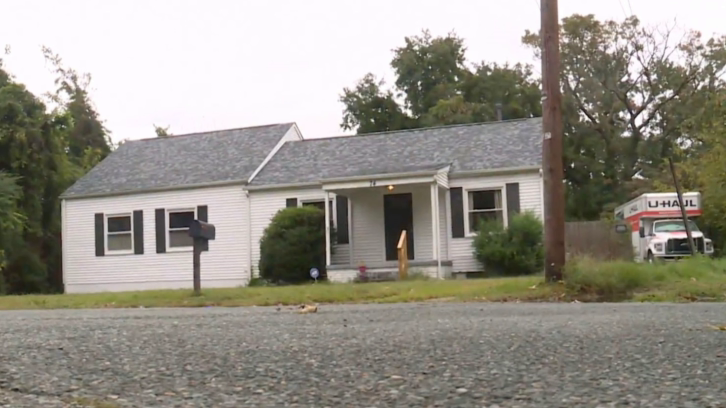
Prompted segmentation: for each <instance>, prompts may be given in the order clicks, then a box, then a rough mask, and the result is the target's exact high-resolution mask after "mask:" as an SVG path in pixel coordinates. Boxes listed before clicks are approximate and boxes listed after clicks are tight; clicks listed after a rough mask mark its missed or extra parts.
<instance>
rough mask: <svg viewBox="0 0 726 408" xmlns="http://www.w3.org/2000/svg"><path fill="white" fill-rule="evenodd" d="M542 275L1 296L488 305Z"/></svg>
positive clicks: (151, 302) (54, 305) (527, 295)
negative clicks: (433, 301) (198, 290)
mask: <svg viewBox="0 0 726 408" xmlns="http://www.w3.org/2000/svg"><path fill="white" fill-rule="evenodd" d="M541 281H542V278H541V277H523V278H499V279H470V280H449V281H434V280H412V281H402V282H382V283H366V284H360V283H359V284H355V283H350V284H326V283H319V284H310V285H296V286H280V287H245V288H234V289H202V296H199V297H194V296H192V291H191V290H161V291H144V292H120V293H98V294H77V295H24V296H0V309H5V310H9V309H79V308H113V307H140V306H143V307H203V306H273V305H278V304H283V305H299V304H302V303H323V304H324V303H378V302H380V303H398V302H416V301H425V300H431V299H441V300H459V301H486V300H503V299H507V298H512V299H513V298H517V299H521V300H537V299H544V298H546V297H547V296H548V295H549V294H550V292H551V289H550V288H549V287H537V288H534V289H530V288H531V287H533V286H534V285H536V284H537V283H538V282H541Z"/></svg>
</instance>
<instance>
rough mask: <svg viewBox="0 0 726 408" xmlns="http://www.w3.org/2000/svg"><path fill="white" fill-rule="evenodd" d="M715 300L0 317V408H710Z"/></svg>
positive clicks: (718, 317)
mask: <svg viewBox="0 0 726 408" xmlns="http://www.w3.org/2000/svg"><path fill="white" fill-rule="evenodd" d="M725 323H726V304H688V305H649V304H628V305H624V304H619V305H612V304H443V303H429V304H410V305H358V306H322V307H321V308H320V310H319V312H318V313H317V314H310V315H300V314H295V313H293V312H292V311H290V310H289V309H286V308H283V309H282V310H281V311H277V310H276V308H240V309H217V308H204V309H133V310H82V311H38V312H30V311H27V312H0V407H18V408H24V407H33V408H37V407H48V408H55V407H83V406H90V407H103V408H111V407H286V406H288V407H611V406H613V407H614V406H626V405H628V406H639V407H669V408H674V407H684V408H685V407H699V408H701V407H726V331H718V330H714V329H713V328H709V325H719V324H725Z"/></svg>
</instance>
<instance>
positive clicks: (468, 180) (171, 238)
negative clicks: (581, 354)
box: [62, 118, 543, 293]
mask: <svg viewBox="0 0 726 408" xmlns="http://www.w3.org/2000/svg"><path fill="white" fill-rule="evenodd" d="M541 148H542V122H541V119H540V118H533V119H521V120H512V121H500V122H490V123H480V124H469V125H453V126H442V127H435V128H426V129H415V130H404V131H395V132H383V133H374V134H364V135H355V136H340V137H329V138H318V139H303V137H302V136H301V134H300V132H299V130H298V129H297V126H295V125H294V124H280V125H270V126H260V127H255V128H245V129H237V130H229V131H218V132H209V133H202V134H193V135H182V136H170V137H166V138H154V139H148V140H140V141H133V142H127V143H126V144H124V145H122V146H121V147H120V148H119V149H118V150H116V151H114V152H113V153H112V154H111V155H109V157H107V158H106V159H105V160H103V161H102V162H101V163H100V164H99V165H98V166H96V167H95V168H94V169H93V170H91V171H90V172H89V173H88V174H87V175H86V176H84V177H83V178H81V179H80V180H79V181H78V182H77V183H76V184H74V185H73V186H72V187H71V188H70V189H69V190H68V191H66V192H65V193H64V194H63V196H62V198H63V201H62V203H63V204H62V213H63V269H64V283H65V288H66V292H68V293H73V292H97V291H125V290H144V289H171V288H191V286H192V255H191V240H190V239H189V238H188V237H187V235H186V234H187V230H188V226H189V223H190V222H191V220H193V219H200V220H206V221H209V222H211V223H213V224H214V225H215V226H216V229H217V234H216V235H217V237H216V240H214V241H211V242H210V243H209V247H208V250H207V251H206V252H204V253H203V255H202V287H233V286H241V285H246V284H247V283H248V282H249V281H250V279H251V278H253V277H255V276H258V274H259V270H258V263H259V259H260V253H259V241H260V238H261V237H262V235H263V233H264V230H265V228H266V227H267V225H268V224H269V222H270V220H271V218H272V217H273V216H274V215H275V214H276V213H277V212H278V211H279V210H281V209H283V208H285V207H290V206H304V205H316V206H320V207H321V208H323V209H324V210H325V211H326V213H327V217H326V220H327V223H328V225H327V227H328V228H330V227H334V228H335V230H336V241H337V242H336V243H335V247H334V248H332V247H333V244H332V243H331V242H328V243H327V245H326V246H327V260H326V263H327V265H326V270H327V274H328V278H329V279H330V280H333V281H339V282H342V281H348V280H351V279H353V278H354V277H355V276H356V274H357V273H358V270H359V267H360V266H361V265H365V267H366V269H367V270H368V271H370V272H375V271H392V270H395V268H396V265H397V251H396V244H397V242H398V239H399V236H400V235H401V232H402V231H403V230H405V231H406V233H407V236H408V241H407V242H408V248H407V249H408V257H409V259H410V262H409V264H410V268H411V270H417V271H420V272H423V273H426V274H429V275H431V276H433V277H438V278H446V277H450V276H451V275H452V274H454V273H459V272H475V271H480V270H481V269H482V267H481V265H479V264H478V262H477V261H476V259H475V258H474V256H473V249H472V244H471V242H472V237H473V235H474V234H475V229H476V226H477V225H478V220H479V219H481V218H492V219H497V220H500V221H501V222H502V223H503V224H505V225H506V224H507V223H508V220H509V218H510V217H512V216H513V215H514V214H516V213H518V212H521V211H525V210H531V211H533V212H534V213H535V214H537V215H538V216H540V217H542V208H543V195H542V177H541V174H542V172H541V156H542V154H541ZM326 202H327V203H328V205H325V203H326ZM92 220H93V221H92ZM152 225H153V227H152ZM321 266H322V265H321Z"/></svg>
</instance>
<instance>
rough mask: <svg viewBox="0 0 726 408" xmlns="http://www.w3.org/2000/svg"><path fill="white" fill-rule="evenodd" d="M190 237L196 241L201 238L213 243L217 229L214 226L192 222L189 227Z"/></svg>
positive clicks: (202, 222)
mask: <svg viewBox="0 0 726 408" xmlns="http://www.w3.org/2000/svg"><path fill="white" fill-rule="evenodd" d="M189 236H190V237H192V238H194V239H197V238H201V239H204V240H207V241H213V240H214V237H215V236H216V229H215V228H214V224H210V223H208V222H204V221H199V220H194V221H192V225H190V226H189Z"/></svg>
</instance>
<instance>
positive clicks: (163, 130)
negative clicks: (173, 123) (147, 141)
mask: <svg viewBox="0 0 726 408" xmlns="http://www.w3.org/2000/svg"><path fill="white" fill-rule="evenodd" d="M154 133H156V137H168V136H172V134H171V133H169V126H167V127H161V126H156V125H154Z"/></svg>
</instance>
